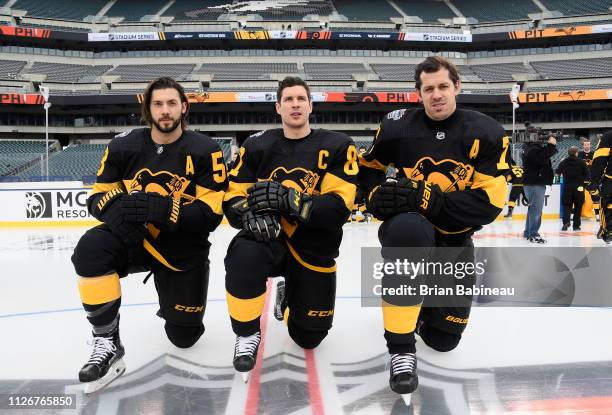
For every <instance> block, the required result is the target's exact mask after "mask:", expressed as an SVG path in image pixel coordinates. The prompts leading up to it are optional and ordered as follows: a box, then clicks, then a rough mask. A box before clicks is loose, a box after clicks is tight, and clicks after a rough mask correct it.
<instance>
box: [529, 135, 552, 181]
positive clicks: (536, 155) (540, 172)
mask: <svg viewBox="0 0 612 415" xmlns="http://www.w3.org/2000/svg"><path fill="white" fill-rule="evenodd" d="M556 152H557V147H556V146H555V145H553V144H549V143H545V144H542V143H538V142H531V143H525V148H524V150H523V184H524V185H525V186H530V185H541V186H546V185H552V182H553V176H554V174H553V169H552V163H551V162H550V158H551V157H552V156H553V155H554V154H555V153H556Z"/></svg>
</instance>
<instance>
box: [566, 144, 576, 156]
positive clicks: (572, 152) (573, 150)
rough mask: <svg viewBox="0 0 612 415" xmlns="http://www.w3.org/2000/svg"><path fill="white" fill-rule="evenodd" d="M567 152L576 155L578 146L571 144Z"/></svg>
mask: <svg viewBox="0 0 612 415" xmlns="http://www.w3.org/2000/svg"><path fill="white" fill-rule="evenodd" d="M567 154H568V155H569V156H575V155H577V154H578V147H576V146H571V147H570V148H568V149H567Z"/></svg>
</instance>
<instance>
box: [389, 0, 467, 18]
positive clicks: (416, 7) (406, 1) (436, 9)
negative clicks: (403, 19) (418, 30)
mask: <svg viewBox="0 0 612 415" xmlns="http://www.w3.org/2000/svg"><path fill="white" fill-rule="evenodd" d="M395 4H396V5H397V6H398V7H399V8H401V9H402V11H403V12H404V13H405V14H406V15H407V16H418V17H420V18H421V19H422V20H423V21H424V22H438V21H439V19H452V18H453V17H457V16H456V15H455V13H454V12H453V11H452V10H451V9H450V8H449V7H448V6H447V5H446V3H444V2H443V1H428V0H395Z"/></svg>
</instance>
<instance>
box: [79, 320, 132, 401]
mask: <svg viewBox="0 0 612 415" xmlns="http://www.w3.org/2000/svg"><path fill="white" fill-rule="evenodd" d="M92 346H93V351H92V352H91V357H90V358H89V360H88V361H87V363H85V365H84V366H83V367H82V368H81V370H80V371H79V381H81V382H84V383H85V393H92V392H95V391H97V390H100V389H102V388H103V387H105V386H106V385H108V384H109V383H111V382H112V381H113V380H115V379H117V378H118V377H119V376H121V375H122V374H123V372H125V363H123V359H122V358H123V355H124V354H125V349H124V348H123V345H122V344H121V339H120V338H119V326H117V327H116V328H115V329H114V330H113V331H111V332H110V333H106V334H99V335H96V334H94V335H93V340H92Z"/></svg>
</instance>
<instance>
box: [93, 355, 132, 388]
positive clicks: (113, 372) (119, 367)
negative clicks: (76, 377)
mask: <svg viewBox="0 0 612 415" xmlns="http://www.w3.org/2000/svg"><path fill="white" fill-rule="evenodd" d="M124 372H125V363H124V362H123V359H119V360H117V361H116V362H115V363H113V364H112V366H111V367H110V368H109V369H108V373H106V375H104V376H103V377H101V378H100V379H98V380H94V381H92V382H86V383H85V390H84V392H85V394H86V395H87V394H90V393H94V392H97V391H99V390H100V389H102V388H104V387H105V386H107V385H108V384H109V383H111V382H112V381H114V380H115V379H117V378H118V377H119V376H121V375H123V373H124Z"/></svg>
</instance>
